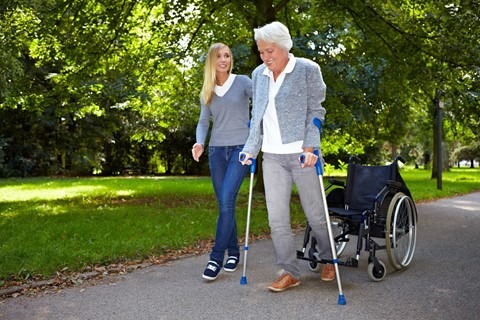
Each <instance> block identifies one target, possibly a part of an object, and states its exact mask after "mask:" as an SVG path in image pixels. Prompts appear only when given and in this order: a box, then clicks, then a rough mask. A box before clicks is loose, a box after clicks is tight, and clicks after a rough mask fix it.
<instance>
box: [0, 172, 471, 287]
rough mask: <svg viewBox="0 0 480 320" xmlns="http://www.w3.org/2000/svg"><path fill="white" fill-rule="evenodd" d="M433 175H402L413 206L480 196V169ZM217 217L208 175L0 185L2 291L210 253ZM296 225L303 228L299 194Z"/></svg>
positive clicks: (260, 222)
mask: <svg viewBox="0 0 480 320" xmlns="http://www.w3.org/2000/svg"><path fill="white" fill-rule="evenodd" d="M430 175H431V172H430V171H424V170H418V169H417V170H415V169H408V168H405V169H403V170H402V176H403V178H404V180H405V181H406V183H407V185H408V187H409V189H410V190H411V192H412V195H413V198H414V200H415V201H416V202H420V201H430V200H433V199H437V198H442V197H450V196H455V195H459V194H465V193H469V192H472V191H479V190H480V169H470V168H465V169H457V168H455V169H452V170H451V171H450V172H445V173H443V190H437V183H436V180H431V179H430ZM337 176H338V177H340V178H342V174H341V173H339V174H338V175H337ZM344 177H345V175H343V178H344ZM248 184H249V178H248V177H247V178H246V179H245V181H244V184H243V185H242V189H241V191H240V194H239V197H238V205H237V217H238V232H239V236H242V235H244V232H245V220H246V212H247V200H248ZM264 202H265V201H264V197H263V195H262V194H257V193H255V194H254V196H253V206H252V216H251V225H250V233H251V235H256V236H260V235H264V234H267V233H268V232H269V228H268V221H267V213H266V208H265V203H264ZM216 218H217V205H216V200H215V196H214V194H213V188H212V186H211V181H210V178H209V177H193V178H192V177H116V178H32V179H2V180H0V230H1V231H0V286H1V285H2V284H5V283H6V282H8V281H12V280H24V281H25V280H28V279H30V278H32V277H35V278H48V277H51V276H52V275H54V274H55V273H56V272H57V271H59V270H70V271H81V270H84V269H85V268H87V267H89V266H99V265H106V264H111V263H119V262H125V261H129V260H142V259H147V258H149V257H155V256H161V255H164V254H166V253H168V252H170V251H171V250H180V249H185V248H195V247H196V246H198V244H199V243H205V242H207V248H206V249H210V247H209V243H210V242H209V241H211V240H213V237H214V232H215V223H216ZM292 221H293V223H294V224H296V225H297V226H300V227H301V226H304V225H305V219H304V215H303V213H302V211H301V208H300V204H299V201H298V197H297V196H296V195H294V197H293V201H292ZM420 223H421V217H420ZM204 249H205V248H204Z"/></svg>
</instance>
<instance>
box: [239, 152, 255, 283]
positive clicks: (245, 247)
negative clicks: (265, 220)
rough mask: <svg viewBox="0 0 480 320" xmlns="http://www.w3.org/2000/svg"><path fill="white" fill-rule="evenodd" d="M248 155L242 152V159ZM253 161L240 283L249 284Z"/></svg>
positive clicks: (253, 161) (253, 164)
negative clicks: (248, 265) (248, 267)
mask: <svg viewBox="0 0 480 320" xmlns="http://www.w3.org/2000/svg"><path fill="white" fill-rule="evenodd" d="M245 157H246V155H245V154H244V153H240V161H244V160H245ZM251 160H252V163H251V164H250V188H249V191H248V209H247V228H246V230H245V245H244V252H243V274H242V278H241V279H240V284H242V285H245V284H247V275H246V274H247V255H248V235H249V233H250V212H251V210H252V193H253V178H254V175H255V165H256V161H255V159H251Z"/></svg>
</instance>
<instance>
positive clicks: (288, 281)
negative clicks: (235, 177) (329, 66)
mask: <svg viewBox="0 0 480 320" xmlns="http://www.w3.org/2000/svg"><path fill="white" fill-rule="evenodd" d="M254 33H255V41H256V43H257V47H258V51H259V52H260V57H261V58H262V61H263V64H262V65H260V66H258V67H257V68H256V69H255V70H254V71H253V73H252V84H253V98H252V100H253V109H252V119H251V122H250V130H249V137H248V139H247V142H246V143H245V146H244V148H243V150H242V152H243V153H244V154H245V155H246V157H245V158H242V160H241V162H242V163H243V164H250V162H251V160H250V159H253V158H255V157H256V156H257V155H258V153H259V152H260V150H262V151H263V162H262V164H263V167H262V168H263V177H264V183H265V195H266V202H267V209H268V220H269V225H270V229H271V233H272V240H273V244H274V247H275V252H276V257H277V265H278V266H279V267H280V269H281V272H280V273H281V274H280V277H279V278H278V279H277V280H276V281H275V282H273V283H272V284H271V285H270V286H269V287H268V288H269V290H271V291H274V292H280V291H284V290H286V289H288V288H291V287H296V286H298V285H299V284H300V268H299V264H298V260H297V257H296V250H295V247H294V245H295V244H294V234H293V232H292V228H291V222H290V200H291V193H292V188H293V183H295V185H296V187H297V190H298V193H299V196H300V200H301V204H302V208H303V210H304V212H305V215H306V217H307V220H308V223H309V225H310V226H311V227H312V231H313V234H314V236H315V238H316V239H317V240H318V248H317V249H318V252H319V256H320V258H321V259H326V260H330V261H331V260H332V253H331V248H330V242H329V238H328V232H327V225H326V219H325V215H324V212H325V211H324V210H323V206H324V205H325V204H324V203H323V200H322V197H321V196H320V195H321V190H320V184H319V183H318V176H317V174H316V170H315V163H316V161H317V159H318V157H317V156H316V155H315V154H314V153H313V151H314V150H315V149H316V150H319V149H320V134H319V132H318V129H317V128H316V127H315V125H314V124H313V119H314V118H319V119H320V120H322V121H323V120H324V116H325V108H323V107H322V102H323V101H324V100H325V91H326V86H325V83H324V81H323V78H322V73H321V70H320V67H319V66H318V64H316V63H315V62H313V61H311V60H308V59H305V58H296V57H294V56H293V54H291V53H290V49H291V48H292V45H293V43H292V38H291V36H290V32H289V30H288V28H287V27H286V26H284V25H283V24H282V23H280V22H272V23H270V24H267V25H265V26H263V27H261V28H258V29H255V30H254ZM319 151H320V150H319ZM302 154H303V155H304V157H305V158H304V159H305V160H304V162H303V163H302V164H300V162H299V157H300V156H301V155H302ZM319 154H320V156H321V153H320V152H319ZM321 279H322V280H324V281H332V280H334V279H335V268H334V265H333V264H324V265H323V268H322V273H321Z"/></svg>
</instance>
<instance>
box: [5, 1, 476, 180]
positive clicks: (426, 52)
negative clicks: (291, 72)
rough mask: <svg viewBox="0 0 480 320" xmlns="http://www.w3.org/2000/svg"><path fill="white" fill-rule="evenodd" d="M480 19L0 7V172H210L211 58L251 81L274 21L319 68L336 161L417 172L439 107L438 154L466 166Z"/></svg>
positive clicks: (72, 5)
mask: <svg viewBox="0 0 480 320" xmlns="http://www.w3.org/2000/svg"><path fill="white" fill-rule="evenodd" d="M479 10H480V9H479V6H478V3H477V1H473V0H472V1H460V0H456V1H444V0H440V1H437V0H436V1H434V0H417V1H409V0H402V1H400V0H391V1H380V0H371V1H369V0H363V1H362V0H355V1H347V0H336V1H333V0H328V1H327V0H323V1H322V0H310V1H309V0H279V1H273V0H267V1H260V0H249V1H221V0H220V1H218V0H216V1H214V0H207V1H183V0H176V1H165V0H123V1H119V0H104V1H94V0H86V1H63V0H42V1H41V0H32V1H28V2H25V1H16V0H7V1H3V2H2V4H1V5H0V123H1V125H0V176H27V175H52V174H74V175H90V174H93V173H101V174H106V175H114V174H122V173H124V172H130V173H131V172H139V173H171V174H178V173H187V174H193V173H195V174H201V173H206V170H207V167H206V166H205V159H203V161H202V162H201V164H200V165H198V164H195V165H193V163H192V160H191V157H190V152H189V149H190V147H191V145H192V144H193V140H194V134H195V124H196V120H197V117H198V113H199V108H198V107H197V106H198V96H199V90H200V87H201V81H202V67H203V61H204V55H205V51H206V49H207V48H208V46H209V45H210V44H211V43H213V42H219V41H222V42H225V43H227V44H229V45H230V46H231V47H232V48H233V51H234V58H235V66H236V68H235V72H236V73H246V74H250V73H251V71H252V70H253V68H254V67H255V66H256V65H258V64H259V63H260V60H259V58H258V55H257V52H256V46H255V44H254V42H253V38H252V29H253V28H255V27H257V26H261V25H263V24H265V23H267V22H270V21H273V20H280V21H282V22H284V23H285V24H286V25H287V26H288V27H289V28H290V30H291V33H292V35H293V37H294V49H293V50H292V51H293V53H294V54H295V55H297V56H305V57H309V58H311V59H313V60H315V61H317V62H318V63H319V64H320V65H321V67H322V72H323V75H324V78H325V82H326V83H327V87H328V92H327V100H326V102H325V107H326V108H327V119H326V124H325V128H324V137H323V151H324V153H325V156H326V159H327V161H328V162H329V163H330V164H333V165H335V164H337V161H338V160H339V159H340V160H343V161H345V160H346V159H347V158H348V156H349V155H350V154H357V155H360V156H361V157H362V158H363V159H364V160H365V161H366V162H370V163H380V162H383V161H386V160H389V159H391V158H392V156H393V155H395V154H397V153H401V154H403V155H404V156H405V157H406V158H407V159H409V160H410V161H412V162H413V161H414V162H415V163H417V164H418V165H423V164H425V163H426V162H428V160H431V159H432V156H435V154H436V153H438V152H436V150H434V149H433V146H434V145H435V144H434V139H435V138H434V135H433V132H434V124H435V117H436V111H435V110H436V109H435V105H436V103H438V99H441V100H442V102H443V105H444V110H443V112H444V137H443V139H444V141H445V144H444V149H445V150H446V151H448V152H447V154H452V157H451V159H450V160H451V162H452V161H454V160H462V159H460V158H462V156H461V155H462V154H465V152H463V153H462V152H456V153H455V154H453V153H452V152H453V150H455V149H459V148H461V147H469V148H473V149H475V147H476V143H477V142H478V138H477V136H476V134H475V133H476V132H479V129H480V113H479V112H478V111H479V91H480V90H479V70H480V69H479V65H480V63H479V59H480V57H479V55H478V54H477V52H478V50H479V48H478V46H479V44H480V42H479V24H480V21H479V17H480V12H479ZM438 93H440V94H438ZM454 155H455V157H456V158H455V157H454ZM476 157H477V158H478V155H477V156H476ZM468 160H470V159H468Z"/></svg>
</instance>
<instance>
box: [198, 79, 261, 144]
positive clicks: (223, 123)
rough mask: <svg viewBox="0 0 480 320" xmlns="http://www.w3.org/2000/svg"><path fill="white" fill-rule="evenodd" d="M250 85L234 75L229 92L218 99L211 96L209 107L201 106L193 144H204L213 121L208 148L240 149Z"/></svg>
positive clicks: (248, 81) (247, 80)
mask: <svg viewBox="0 0 480 320" xmlns="http://www.w3.org/2000/svg"><path fill="white" fill-rule="evenodd" d="M251 97H252V81H251V80H250V78H249V77H248V76H245V75H236V77H235V79H234V81H233V83H232V85H231V87H230V89H228V91H227V92H226V93H225V94H224V95H223V96H222V97H221V96H218V95H217V94H214V95H213V97H212V101H211V103H210V105H209V106H205V104H204V103H203V101H200V103H201V111H200V118H199V120H198V124H197V132H196V134H197V143H201V144H205V140H206V138H207V133H208V129H209V127H210V119H212V120H213V124H212V132H211V135H210V141H209V145H210V146H217V147H220V146H235V145H243V144H244V143H245V141H246V140H247V136H248V121H249V119H250V98H251Z"/></svg>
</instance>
